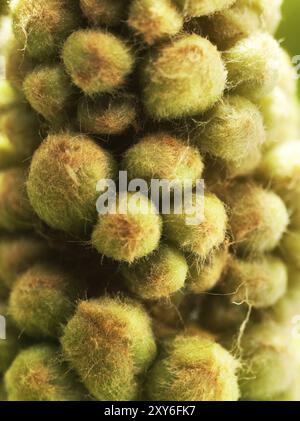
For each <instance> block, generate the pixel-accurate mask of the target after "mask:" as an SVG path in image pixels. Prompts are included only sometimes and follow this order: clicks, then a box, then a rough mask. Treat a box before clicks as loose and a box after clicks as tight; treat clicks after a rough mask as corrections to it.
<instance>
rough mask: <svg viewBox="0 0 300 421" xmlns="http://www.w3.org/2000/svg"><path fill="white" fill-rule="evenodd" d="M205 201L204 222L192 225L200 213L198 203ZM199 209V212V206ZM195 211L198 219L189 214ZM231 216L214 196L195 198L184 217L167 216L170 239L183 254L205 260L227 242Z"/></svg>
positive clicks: (165, 222) (183, 212)
mask: <svg viewBox="0 0 300 421" xmlns="http://www.w3.org/2000/svg"><path fill="white" fill-rule="evenodd" d="M199 199H200V200H202V202H203V200H204V215H203V220H202V218H200V219H201V221H198V222H197V221H195V222H196V223H192V224H189V221H188V220H187V219H188V218H191V217H194V216H195V215H196V213H197V212H198V211H199V209H197V208H198V207H199V203H198V204H197V203H196V202H197V201H198V200H199ZM196 204H197V206H196V209H195V205H196ZM192 208H194V212H195V213H194V215H188V214H187V211H191V210H192ZM226 228H227V215H226V210H225V206H224V204H223V203H222V202H221V201H220V200H219V199H218V198H217V197H216V196H215V195H213V194H207V195H205V197H204V199H203V198H199V197H198V196H196V195H195V194H194V195H193V197H192V203H186V206H185V209H183V211H182V212H181V213H175V212H173V211H171V213H170V214H169V215H167V214H166V215H164V231H165V235H166V237H167V238H168V239H169V240H170V241H172V242H173V243H174V244H176V246H177V247H179V248H180V249H181V250H182V251H184V252H187V253H193V254H195V255H196V256H198V257H200V259H203V260H205V259H206V258H207V256H208V255H209V253H210V252H211V251H213V250H214V249H216V248H218V247H219V246H220V245H221V244H222V243H223V241H224V240H225V234H226Z"/></svg>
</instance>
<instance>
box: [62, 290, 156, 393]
mask: <svg viewBox="0 0 300 421" xmlns="http://www.w3.org/2000/svg"><path fill="white" fill-rule="evenodd" d="M61 342H62V347H63V351H64V353H65V356H66V358H67V360H68V361H69V362H70V364H71V365H72V367H73V368H75V369H76V371H77V372H78V373H79V375H80V377H81V379H82V381H83V382H84V384H85V386H86V387H87V389H88V390H89V391H90V393H91V394H92V395H93V396H94V397H95V398H97V399H99V400H114V401H122V400H134V399H137V397H138V395H139V393H140V384H139V378H138V376H141V375H143V374H144V373H145V372H146V370H147V369H148V367H149V366H150V364H151V363H152V361H153V359H154V357H155V354H156V345H155V341H154V337H153V333H152V330H151V325H150V319H149V317H148V315H147V313H146V312H145V310H144V308H143V307H142V306H141V305H140V304H138V303H137V302H134V301H131V300H123V299H122V300H121V299H113V298H101V299H98V300H93V301H82V302H81V303H80V304H79V306H78V309H77V311H76V313H75V315H74V317H73V318H72V319H71V320H70V321H69V323H68V324H67V326H66V328H65V333H64V336H63V337H62V340H61ZM91 366H92V367H93V369H92V370H91Z"/></svg>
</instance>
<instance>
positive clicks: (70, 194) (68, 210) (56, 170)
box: [27, 132, 116, 235]
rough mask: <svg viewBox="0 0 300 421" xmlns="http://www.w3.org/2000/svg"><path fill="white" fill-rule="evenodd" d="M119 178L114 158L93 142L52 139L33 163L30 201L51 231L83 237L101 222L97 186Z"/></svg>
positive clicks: (76, 137)
mask: <svg viewBox="0 0 300 421" xmlns="http://www.w3.org/2000/svg"><path fill="white" fill-rule="evenodd" d="M115 176H116V163H115V161H114V159H113V157H112V156H111V155H110V153H109V152H106V151H105V150H104V149H102V148H101V147H100V146H99V145H97V144H96V143H95V142H94V141H93V140H92V139H91V138H89V137H87V136H84V135H80V134H72V133H67V132H66V133H60V134H54V135H49V136H48V138H47V139H46V140H45V141H44V142H43V143H42V144H41V146H40V147H39V148H38V150H37V151H36V153H35V154H34V156H33V158H32V161H31V166H30V171H29V176H28V182H27V190H28V196H29V200H30V202H31V205H32V206H33V208H34V210H35V211H36V213H37V214H38V216H39V217H40V218H41V219H42V220H43V221H45V222H46V223H47V224H48V225H49V226H50V227H52V228H55V229H58V230H62V231H65V232H68V233H71V234H79V235H80V234H83V233H85V232H86V231H87V230H88V229H89V227H90V226H91V225H92V224H93V223H94V222H95V220H96V218H97V210H96V201H97V198H98V194H99V193H97V191H96V185H97V182H98V181H99V180H101V179H105V178H115Z"/></svg>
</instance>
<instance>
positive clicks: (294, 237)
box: [281, 230, 300, 269]
mask: <svg viewBox="0 0 300 421" xmlns="http://www.w3.org/2000/svg"><path fill="white" fill-rule="evenodd" d="M281 251H282V254H283V256H284V258H285V260H286V261H287V262H289V263H291V264H292V265H294V266H296V267H297V268H299V269H300V230H297V231H292V230H290V231H288V232H287V233H286V234H285V235H284V237H283V239H282V242H281Z"/></svg>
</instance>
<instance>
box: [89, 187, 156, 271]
mask: <svg viewBox="0 0 300 421" xmlns="http://www.w3.org/2000/svg"><path fill="white" fill-rule="evenodd" d="M124 207H127V210H126V212H123V211H122V209H124ZM161 230H162V221H161V217H160V215H158V213H157V209H156V207H155V205H154V204H153V203H152V202H151V201H150V200H148V199H147V198H146V197H145V196H143V195H141V194H137V195H133V194H127V197H126V195H123V194H122V195H120V196H119V197H118V200H117V204H116V212H108V213H106V214H104V215H100V217H99V220H98V223H97V224H96V226H95V228H94V231H93V234H92V244H93V246H94V247H95V248H96V250H98V252H99V253H101V254H103V255H104V256H107V257H110V258H112V259H114V260H117V261H125V262H129V263H132V262H134V260H136V259H139V258H141V257H144V256H147V255H148V254H149V253H151V252H152V251H153V250H155V249H156V248H157V247H158V245H159V241H160V237H161Z"/></svg>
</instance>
